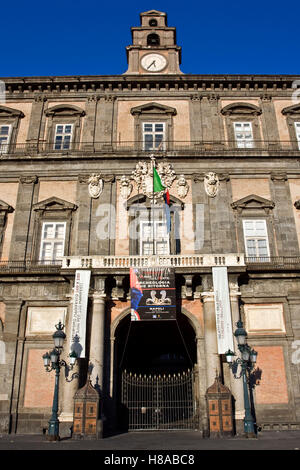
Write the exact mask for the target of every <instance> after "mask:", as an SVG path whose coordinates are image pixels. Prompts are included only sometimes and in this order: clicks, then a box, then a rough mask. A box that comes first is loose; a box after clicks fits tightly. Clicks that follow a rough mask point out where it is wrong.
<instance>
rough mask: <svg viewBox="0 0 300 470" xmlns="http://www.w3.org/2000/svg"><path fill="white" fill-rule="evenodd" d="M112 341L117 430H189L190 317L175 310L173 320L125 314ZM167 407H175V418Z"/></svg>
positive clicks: (192, 340) (191, 408)
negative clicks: (135, 318)
mask: <svg viewBox="0 0 300 470" xmlns="http://www.w3.org/2000/svg"><path fill="white" fill-rule="evenodd" d="M114 344H115V351H114V363H115V374H114V376H115V384H114V390H115V399H116V404H117V423H118V428H119V429H120V428H121V429H122V430H136V429H160V430H162V429H184V428H187V426H190V427H189V428H192V427H193V423H192V416H193V413H194V408H195V404H194V382H193V380H194V378H193V368H194V365H195V364H196V363H197V344H196V334H195V330H194V328H193V326H192V324H191V322H190V319H188V318H187V317H186V316H185V315H183V314H180V315H178V317H177V320H176V321H175V320H170V321H157V322H156V321H148V322H146V321H145V322H131V321H130V315H129V314H128V315H126V316H125V317H124V318H123V319H122V320H120V322H119V324H118V326H117V328H116V330H115V341H114ZM172 407H173V408H174V409H175V408H177V409H179V408H180V407H181V411H179V412H178V411H177V412H176V413H177V414H176V416H177V417H176V420H175V418H174V416H175V414H174V410H173V409H172ZM166 408H167V410H166ZM133 414H134V416H133ZM178 416H179V417H178ZM179 418H180V419H179ZM187 419H189V424H188V422H187ZM167 421H172V423H169V422H167ZM175 421H176V423H175Z"/></svg>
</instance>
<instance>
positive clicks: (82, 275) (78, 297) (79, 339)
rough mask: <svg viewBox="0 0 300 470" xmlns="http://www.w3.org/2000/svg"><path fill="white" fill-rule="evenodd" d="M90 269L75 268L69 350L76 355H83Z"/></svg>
mask: <svg viewBox="0 0 300 470" xmlns="http://www.w3.org/2000/svg"><path fill="white" fill-rule="evenodd" d="M90 278H91V271H88V270H77V271H76V273H75V283H74V299H73V312H72V324H71V345H70V350H71V352H72V351H75V352H76V354H77V357H85V336H86V315H87V303H88V294H89V287H90Z"/></svg>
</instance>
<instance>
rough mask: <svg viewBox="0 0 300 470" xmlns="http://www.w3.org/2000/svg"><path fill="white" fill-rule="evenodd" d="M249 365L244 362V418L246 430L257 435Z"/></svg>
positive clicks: (247, 433)
mask: <svg viewBox="0 0 300 470" xmlns="http://www.w3.org/2000/svg"><path fill="white" fill-rule="evenodd" d="M246 374H247V366H246V364H245V363H243V364H242V377H243V389H244V407H245V418H244V431H245V433H246V435H247V436H248V437H256V436H255V431H254V421H253V417H252V414H251V408H250V401H249V394H248V383H247V375H246Z"/></svg>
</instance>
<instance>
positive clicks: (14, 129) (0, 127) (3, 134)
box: [0, 106, 24, 155]
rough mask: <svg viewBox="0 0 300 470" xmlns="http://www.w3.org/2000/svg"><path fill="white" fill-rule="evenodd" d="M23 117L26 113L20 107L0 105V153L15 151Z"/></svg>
mask: <svg viewBox="0 0 300 470" xmlns="http://www.w3.org/2000/svg"><path fill="white" fill-rule="evenodd" d="M23 117H24V114H23V113H22V111H20V110H18V109H13V108H8V107H7V106H0V155H1V154H3V153H9V152H10V151H13V148H14V144H15V142H16V139H17V134H18V128H19V125H20V119H21V118H23Z"/></svg>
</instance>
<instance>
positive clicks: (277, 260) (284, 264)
mask: <svg viewBox="0 0 300 470" xmlns="http://www.w3.org/2000/svg"><path fill="white" fill-rule="evenodd" d="M245 263H246V265H247V269H248V270H259V271H270V270H276V271H277V270H299V269H300V256H266V257H263V256H260V257H246V258H245Z"/></svg>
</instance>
